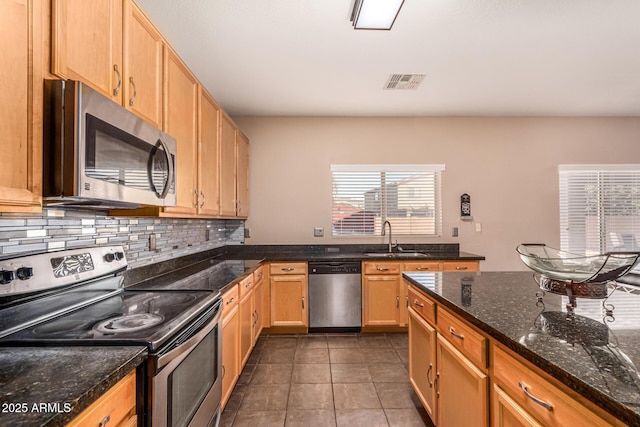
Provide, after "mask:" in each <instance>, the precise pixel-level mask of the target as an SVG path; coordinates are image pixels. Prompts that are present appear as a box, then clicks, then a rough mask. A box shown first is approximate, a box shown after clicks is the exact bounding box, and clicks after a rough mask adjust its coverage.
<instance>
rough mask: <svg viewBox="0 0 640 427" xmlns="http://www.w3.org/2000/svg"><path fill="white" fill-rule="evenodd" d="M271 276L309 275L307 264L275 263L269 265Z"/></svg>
mask: <svg viewBox="0 0 640 427" xmlns="http://www.w3.org/2000/svg"><path fill="white" fill-rule="evenodd" d="M269 274H271V275H279V274H307V263H306V262H273V263H271V264H269Z"/></svg>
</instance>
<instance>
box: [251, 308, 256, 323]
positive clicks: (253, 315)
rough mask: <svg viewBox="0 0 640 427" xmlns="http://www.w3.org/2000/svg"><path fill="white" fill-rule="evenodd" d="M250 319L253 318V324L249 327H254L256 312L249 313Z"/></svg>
mask: <svg viewBox="0 0 640 427" xmlns="http://www.w3.org/2000/svg"><path fill="white" fill-rule="evenodd" d="M251 317H252V318H253V324H252V325H251V326H256V312H255V311H254V312H253V313H251Z"/></svg>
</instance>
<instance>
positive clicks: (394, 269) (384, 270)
mask: <svg viewBox="0 0 640 427" xmlns="http://www.w3.org/2000/svg"><path fill="white" fill-rule="evenodd" d="M362 270H363V271H362V272H363V274H400V263H399V262H365V263H363V264H362Z"/></svg>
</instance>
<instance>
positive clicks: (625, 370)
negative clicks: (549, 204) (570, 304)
mask: <svg viewBox="0 0 640 427" xmlns="http://www.w3.org/2000/svg"><path fill="white" fill-rule="evenodd" d="M404 277H405V278H407V279H408V280H409V281H410V282H411V283H412V284H414V285H416V286H417V287H419V288H421V289H422V290H424V291H425V292H426V293H427V294H429V295H431V296H433V297H434V299H435V300H436V301H437V302H438V303H440V304H441V305H443V306H445V307H447V308H449V309H450V310H452V311H454V312H455V313H457V314H458V315H460V316H461V317H462V318H464V319H466V320H467V321H468V322H469V323H472V324H473V325H475V326H476V327H478V329H480V330H482V331H484V332H485V333H486V334H487V335H489V336H490V337H492V338H494V339H495V340H497V341H498V342H500V343H502V344H503V345H505V346H507V347H509V348H510V349H511V350H513V351H515V352H516V353H518V354H520V355H521V356H523V357H524V358H525V359H527V360H529V361H530V362H531V363H533V364H534V365H536V366H538V367H539V368H540V369H542V370H543V371H545V372H547V373H548V374H550V375H551V376H553V377H555V378H557V379H558V380H560V381H561V382H562V383H564V384H566V385H567V386H569V387H570V388H572V389H573V390H575V391H577V392H578V393H580V394H581V395H583V396H584V397H585V398H587V399H588V400H590V401H592V402H593V403H595V404H596V405H598V406H600V407H601V408H603V409H605V410H606V411H607V412H610V413H611V414H613V415H614V416H616V417H617V418H619V419H621V420H622V421H624V422H626V423H627V424H629V425H638V426H640V375H639V373H638V369H637V367H638V366H640V295H638V294H636V292H638V291H639V290H640V288H638V287H628V288H622V287H619V288H618V289H616V290H615V291H613V292H612V293H611V294H610V297H609V298H608V300H607V301H606V302H607V303H608V304H612V305H613V306H615V308H614V311H613V317H608V316H606V311H605V309H604V308H603V305H602V303H603V300H587V299H578V302H577V307H576V310H575V314H574V315H573V316H572V317H568V316H567V314H566V309H565V305H566V303H567V301H568V298H567V297H563V296H560V295H555V294H551V293H546V294H545V295H544V296H543V298H542V300H541V302H539V301H538V298H537V296H536V294H537V293H539V292H540V289H539V287H538V285H537V284H536V283H535V281H534V279H533V277H532V274H531V273H530V272H481V273H404ZM610 292H611V291H610Z"/></svg>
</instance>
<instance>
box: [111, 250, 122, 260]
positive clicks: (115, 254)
mask: <svg viewBox="0 0 640 427" xmlns="http://www.w3.org/2000/svg"><path fill="white" fill-rule="evenodd" d="M113 256H114V257H115V260H116V261H120V260H122V259H124V253H123V252H116V253H114V254H113Z"/></svg>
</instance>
